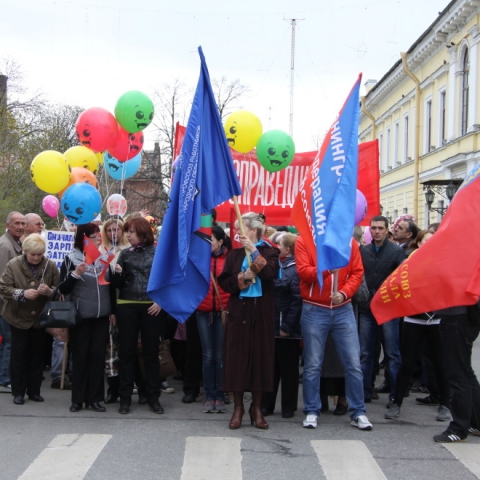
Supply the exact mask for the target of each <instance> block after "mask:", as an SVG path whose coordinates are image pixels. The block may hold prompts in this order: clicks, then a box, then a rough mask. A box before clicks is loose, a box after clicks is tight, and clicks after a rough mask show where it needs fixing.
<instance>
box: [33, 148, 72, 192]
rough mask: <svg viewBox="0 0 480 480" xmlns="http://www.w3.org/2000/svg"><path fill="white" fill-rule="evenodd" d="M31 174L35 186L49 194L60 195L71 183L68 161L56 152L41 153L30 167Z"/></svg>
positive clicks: (46, 151)
mask: <svg viewBox="0 0 480 480" xmlns="http://www.w3.org/2000/svg"><path fill="white" fill-rule="evenodd" d="M30 172H31V174H32V180H33V182H34V183H35V185H36V186H37V187H38V188H39V189H40V190H43V191H44V192H47V193H58V192H59V191H60V190H63V189H64V188H65V187H66V186H67V184H68V182H69V181H70V167H69V165H68V162H67V159H66V158H65V156H64V155H62V154H61V153H60V152H56V151H55V150H45V151H44V152H42V153H39V154H38V155H37V156H36V157H35V158H34V159H33V161H32V164H31V165H30Z"/></svg>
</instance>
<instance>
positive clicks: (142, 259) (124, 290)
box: [111, 245, 155, 301]
mask: <svg viewBox="0 0 480 480" xmlns="http://www.w3.org/2000/svg"><path fill="white" fill-rule="evenodd" d="M154 255H155V245H149V246H148V247H131V248H127V249H125V250H122V251H121V252H120V255H119V257H118V261H117V263H118V265H120V266H121V267H122V273H121V274H117V273H115V274H113V275H112V276H111V277H112V283H113V285H114V286H115V288H118V289H119V290H120V294H119V296H118V298H119V299H121V300H136V301H139V300H144V301H145V300H151V299H150V298H149V297H148V296H147V287H148V279H149V278H150V270H151V269H152V264H153V257H154Z"/></svg>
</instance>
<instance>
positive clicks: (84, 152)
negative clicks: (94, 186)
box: [64, 145, 98, 175]
mask: <svg viewBox="0 0 480 480" xmlns="http://www.w3.org/2000/svg"><path fill="white" fill-rule="evenodd" d="M64 155H65V157H66V159H67V162H68V164H69V165H70V168H74V167H83V168H87V169H88V170H90V171H91V172H92V173H93V174H94V175H96V174H97V172H98V158H97V156H96V155H95V153H94V152H93V151H92V150H90V149H89V148H87V147H84V146H83V145H77V146H76V147H72V148H69V149H68V150H67V151H66V152H65V153H64Z"/></svg>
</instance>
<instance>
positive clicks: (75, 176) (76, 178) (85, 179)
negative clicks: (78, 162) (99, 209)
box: [58, 167, 99, 198]
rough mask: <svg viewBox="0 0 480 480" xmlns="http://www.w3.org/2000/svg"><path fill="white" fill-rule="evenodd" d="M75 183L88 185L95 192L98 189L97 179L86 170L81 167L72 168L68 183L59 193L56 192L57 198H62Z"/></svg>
mask: <svg viewBox="0 0 480 480" xmlns="http://www.w3.org/2000/svg"><path fill="white" fill-rule="evenodd" d="M75 183H88V184H89V185H92V186H93V187H95V188H96V189H97V190H98V189H99V187H98V180H97V177H96V176H95V175H94V174H93V173H92V172H91V171H90V170H87V169H86V168H83V167H73V168H72V173H71V174H70V181H69V182H68V184H67V186H66V187H65V188H64V189H63V190H60V192H58V196H59V198H62V196H63V194H64V193H65V192H66V191H67V189H68V188H69V187H71V186H72V185H74V184H75Z"/></svg>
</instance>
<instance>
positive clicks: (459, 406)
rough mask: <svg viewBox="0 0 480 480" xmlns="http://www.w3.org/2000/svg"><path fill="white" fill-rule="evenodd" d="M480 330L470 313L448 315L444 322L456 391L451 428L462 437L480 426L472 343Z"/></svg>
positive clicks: (450, 377) (479, 391)
mask: <svg viewBox="0 0 480 480" xmlns="http://www.w3.org/2000/svg"><path fill="white" fill-rule="evenodd" d="M479 332H480V325H473V324H472V323H470V322H469V321H468V316H467V315H457V316H451V317H447V316H445V317H443V318H442V321H441V323H440V335H441V337H442V343H443V345H444V350H445V363H446V367H447V377H448V382H449V384H450V389H451V393H452V401H451V405H450V412H451V413H452V418H453V420H452V421H451V422H450V425H449V426H448V429H447V430H448V431H449V432H451V433H455V434H456V435H458V436H459V437H461V438H465V437H466V436H467V435H468V429H469V428H470V427H471V426H472V427H474V428H477V429H480V385H479V383H478V380H477V377H476V376H475V372H474V371H473V368H472V347H473V342H474V341H475V339H476V338H477V337H478V334H479Z"/></svg>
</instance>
